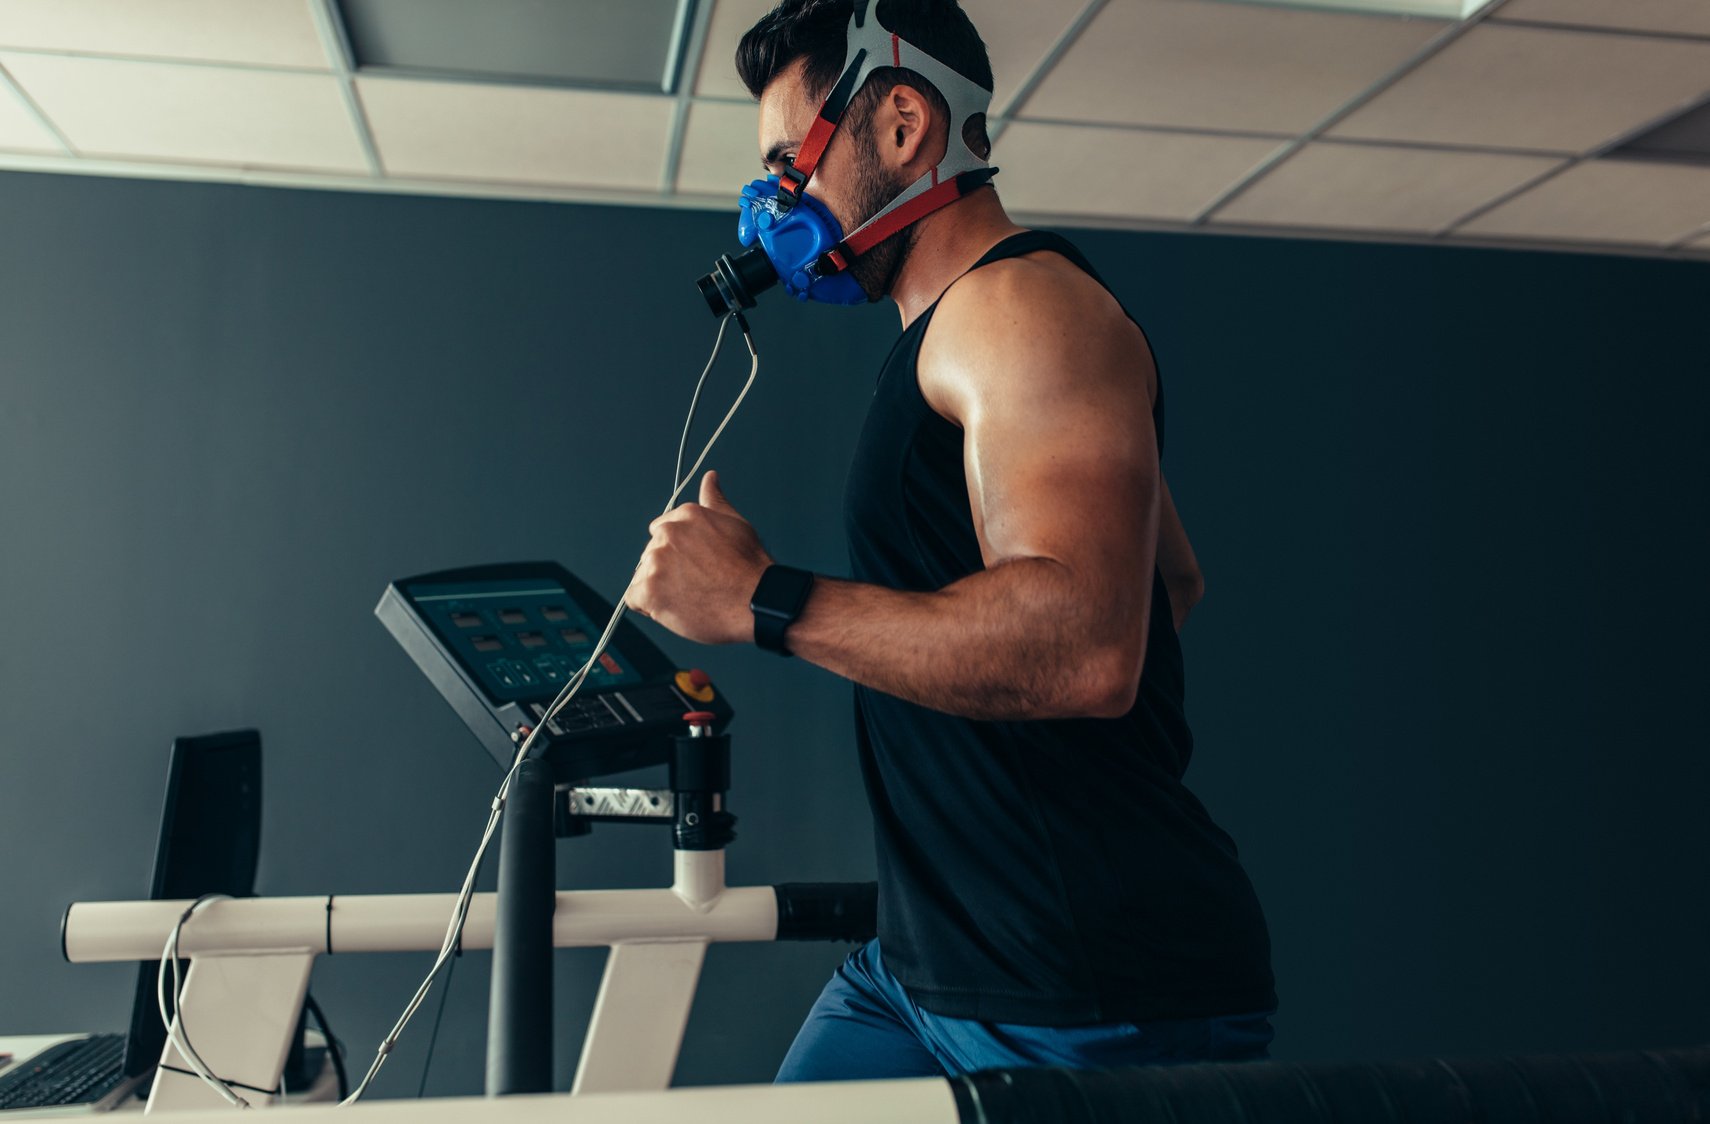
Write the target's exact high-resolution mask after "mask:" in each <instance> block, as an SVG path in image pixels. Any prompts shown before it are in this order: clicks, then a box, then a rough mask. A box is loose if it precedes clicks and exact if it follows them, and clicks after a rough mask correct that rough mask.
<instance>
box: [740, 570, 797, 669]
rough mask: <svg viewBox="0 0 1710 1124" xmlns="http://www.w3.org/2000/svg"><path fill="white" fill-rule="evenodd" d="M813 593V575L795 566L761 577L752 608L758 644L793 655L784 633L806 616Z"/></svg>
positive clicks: (781, 654)
mask: <svg viewBox="0 0 1710 1124" xmlns="http://www.w3.org/2000/svg"><path fill="white" fill-rule="evenodd" d="M811 592H813V574H812V573H811V572H810V571H807V570H798V569H796V568H795V567H794V566H779V565H771V566H768V567H766V572H765V573H763V574H761V575H760V584H759V585H757V586H755V587H754V596H753V598H752V599H750V600H749V602H748V607H749V608H750V609H752V610H753V611H754V643H755V644H756V645H758V646H759V647H762V648H764V649H766V650H767V651H768V652H776V653H778V654H779V655H780V656H792V655H795V653H794V652H792V651H790V650H789V649H788V648H786V647H785V646H784V630H785V629H787V628H789V627H790V625H791V624H793V623H795V619H796V618H797V617H799V616H801V615H802V607H803V606H804V605H806V604H807V599H808V594H809V593H811Z"/></svg>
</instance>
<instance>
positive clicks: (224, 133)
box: [0, 54, 367, 172]
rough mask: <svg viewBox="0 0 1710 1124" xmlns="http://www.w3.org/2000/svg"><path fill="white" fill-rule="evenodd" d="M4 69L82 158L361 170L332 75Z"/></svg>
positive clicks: (46, 66) (74, 62)
mask: <svg viewBox="0 0 1710 1124" xmlns="http://www.w3.org/2000/svg"><path fill="white" fill-rule="evenodd" d="M0 65H3V66H5V68H6V69H7V70H8V71H10V72H11V74H12V77H13V78H14V79H16V80H17V82H18V84H19V85H20V86H22V87H23V88H24V90H25V91H26V92H27V93H28V94H29V95H30V97H31V98H32V99H33V100H34V101H35V103H36V104H37V105H39V106H41V109H42V112H43V113H45V114H46V115H47V117H48V119H49V120H51V121H52V122H53V123H54V125H55V126H57V127H58V128H59V130H60V132H62V133H64V134H65V138H66V140H67V141H68V142H69V143H70V144H71V146H72V147H73V148H74V149H76V150H77V151H78V152H79V153H81V154H82V155H85V156H104V157H114V158H142V159H156V160H191V161H202V162H212V163H219V164H244V165H257V166H266V167H277V168H300V169H319V170H325V171H335V172H366V171H367V165H366V163H365V162H364V160H363V157H362V150H361V147H360V146H359V144H358V142H357V139H356V131H355V129H354V128H353V127H352V125H351V121H350V114H349V113H348V112H347V110H346V108H345V104H344V99H343V97H342V96H341V95H340V93H339V89H338V81H337V79H335V78H333V77H332V75H330V74H327V75H319V74H293V73H288V72H285V71H266V70H228V69H225V68H223V67H216V66H172V65H170V64H167V63H155V62H129V61H122V60H114V59H89V58H69V57H64V56H59V55H13V54H0Z"/></svg>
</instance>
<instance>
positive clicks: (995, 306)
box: [628, 260, 1160, 719]
mask: <svg viewBox="0 0 1710 1124" xmlns="http://www.w3.org/2000/svg"><path fill="white" fill-rule="evenodd" d="M1080 276H1083V277H1084V275H1080ZM1088 284H1089V285H1091V284H1092V283H1091V282H1090V279H1089V281H1088ZM1098 298H1102V299H1098ZM1138 332H1139V330H1138V329H1137V328H1135V327H1134V326H1133V325H1132V323H1131V322H1130V321H1128V319H1127V318H1126V316H1124V315H1123V314H1122V312H1121V310H1120V308H1119V307H1118V306H1117V305H1116V304H1115V302H1114V300H1112V299H1110V298H1109V296H1108V294H1105V293H1104V291H1103V290H1102V289H1097V288H1096V286H1095V287H1094V288H1093V290H1092V291H1091V292H1089V291H1088V289H1086V288H1084V287H1082V286H1079V285H1075V284H1067V285H1065V284H1064V283H1063V281H1062V273H1061V271H1060V270H1054V269H1052V268H1051V267H1049V266H1045V265H1042V264H1039V263H1034V262H1028V261H1025V260H1011V261H1005V262H1000V263H995V264H993V265H990V266H987V267H986V268H984V269H982V270H980V271H978V272H976V273H973V274H969V275H968V276H967V277H965V278H963V279H962V280H961V281H960V282H959V283H958V284H957V285H956V286H955V287H954V288H953V289H952V290H951V293H950V294H949V295H948V296H947V297H946V298H945V299H944V300H943V301H942V302H941V303H940V306H939V310H938V312H937V313H936V314H935V318H934V322H933V325H932V331H931V333H930V334H929V336H928V347H927V348H926V349H925V350H924V351H923V353H922V356H921V361H920V369H919V378H920V382H921V386H922V391H923V393H925V394H926V396H927V398H928V400H929V401H931V402H932V403H933V404H934V406H935V407H937V408H939V409H940V412H942V413H944V414H945V415H946V416H947V417H950V418H951V419H952V420H954V421H955V422H956V423H958V424H959V425H960V426H961V427H962V430H963V434H964V441H963V456H964V468H965V471H966V476H967V481H968V496H969V505H970V510H971V511H972V514H973V519H974V526H975V532H976V534H977V535H978V537H979V545H980V551H981V556H982V558H983V560H984V563H985V567H986V568H985V569H984V570H981V571H977V572H975V573H973V574H970V575H969V576H967V577H965V578H963V579H961V580H959V581H956V582H953V583H951V584H950V585H948V586H946V587H944V588H943V589H941V590H938V591H936V592H931V593H915V592H908V591H901V590H893V589H887V588H884V587H881V586H876V585H870V584H866V583H861V582H853V581H843V580H839V579H834V578H826V577H820V578H818V579H816V582H815V585H814V590H813V593H812V595H811V596H810V597H809V599H808V601H807V604H806V607H805V608H804V610H803V612H802V614H801V616H800V617H799V618H798V619H797V620H796V621H795V623H794V624H792V625H791V626H790V629H789V633H788V639H787V642H788V644H789V646H790V648H791V650H792V651H793V652H795V654H796V655H797V656H799V657H801V658H802V659H806V660H809V661H811V662H813V663H816V664H818V665H820V666H821V667H824V668H826V669H827V670H830V671H832V672H835V673H836V674H838V675H841V676H844V677H845V678H848V679H852V680H854V681H856V682H858V683H863V684H865V685H867V686H869V687H873V688H875V689H877V690H881V691H885V692H887V693H889V694H893V695H897V696H899V697H902V698H905V699H908V700H910V701H913V702H916V703H919V704H920V705H923V706H927V707H931V708H933V709H935V710H941V711H945V712H948V713H952V714H960V715H964V716H967V717H973V718H988V719H1032V718H1063V717H1080V716H1102V717H1114V716H1117V715H1120V714H1123V713H1125V712H1126V711H1127V709H1128V708H1129V707H1130V706H1131V705H1132V704H1133V701H1134V697H1135V692H1136V691H1137V689H1138V684H1139V680H1140V670H1141V666H1142V662H1143V660H1144V658H1145V650H1146V648H1145V644H1146V630H1147V623H1148V621H1147V617H1148V612H1149V608H1150V594H1151V581H1150V574H1151V573H1152V568H1153V564H1154V560H1155V556H1156V547H1157V541H1156V540H1157V534H1158V522H1159V508H1160V493H1159V481H1160V474H1159V470H1158V455H1157V444H1156V438H1155V434H1154V432H1153V428H1152V417H1151V385H1152V383H1151V379H1150V377H1149V371H1148V369H1147V367H1146V365H1145V358H1144V357H1145V354H1146V351H1145V348H1144V346H1143V344H1142V343H1141V341H1140V337H1139V334H1138ZM701 498H702V503H701V504H698V505H697V504H685V505H684V506H683V507H680V508H677V509H676V510H674V511H672V512H670V513H668V514H667V515H665V516H662V517H661V518H660V519H659V520H656V521H655V523H654V525H653V533H654V542H653V543H652V544H650V546H649V548H648V553H647V554H646V555H644V556H643V560H642V566H641V568H640V570H638V572H637V575H636V580H635V582H634V583H632V585H631V590H630V594H629V597H628V600H629V602H630V604H631V605H633V606H635V607H636V608H638V609H641V610H643V611H644V612H646V613H648V614H649V615H651V616H655V617H656V618H657V619H658V620H659V621H660V623H662V624H664V625H666V627H668V628H671V629H672V630H673V631H676V632H678V633H680V634H681V635H684V636H688V637H689V638H690V639H698V640H701V641H702V642H705V643H719V642H724V641H730V640H740V639H750V638H752V635H753V626H752V618H751V617H750V616H749V614H748V609H747V595H748V594H749V593H750V592H751V591H752V589H753V585H754V582H755V581H757V580H758V576H759V572H760V571H761V570H763V569H764V567H765V565H766V564H768V563H769V562H770V561H771V560H770V557H769V556H767V555H766V554H765V552H764V550H763V548H761V547H760V546H759V540H758V538H757V537H753V538H752V542H749V541H748V539H749V537H751V536H752V535H753V531H752V528H749V527H748V525H747V523H746V522H745V521H743V520H742V518H741V516H739V515H737V514H736V512H735V509H734V508H732V507H731V506H730V505H729V504H728V502H727V501H725V500H724V498H723V495H722V493H721V492H720V491H719V489H718V487H717V484H716V481H715V480H709V481H706V482H703V488H702V497H701ZM738 601H739V602H740V603H739V604H738Z"/></svg>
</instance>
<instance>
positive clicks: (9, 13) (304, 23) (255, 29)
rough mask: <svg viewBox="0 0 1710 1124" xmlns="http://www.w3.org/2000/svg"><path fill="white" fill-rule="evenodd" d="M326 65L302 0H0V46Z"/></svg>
mask: <svg viewBox="0 0 1710 1124" xmlns="http://www.w3.org/2000/svg"><path fill="white" fill-rule="evenodd" d="M6 47H27V48H31V49H35V50H43V51H73V52H77V53H81V54H97V55H102V54H105V55H144V56H152V57H156V58H174V59H199V60H203V61H206V62H236V63H256V64H261V65H269V66H309V67H319V68H325V67H326V66H327V57H326V52H325V51H323V50H322V49H321V40H320V35H319V34H318V33H317V32H316V30H315V24H314V20H313V18H312V17H311V16H310V14H309V4H308V3H307V2H306V0H148V2H147V3H142V2H140V0H0V49H4V48H6Z"/></svg>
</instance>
